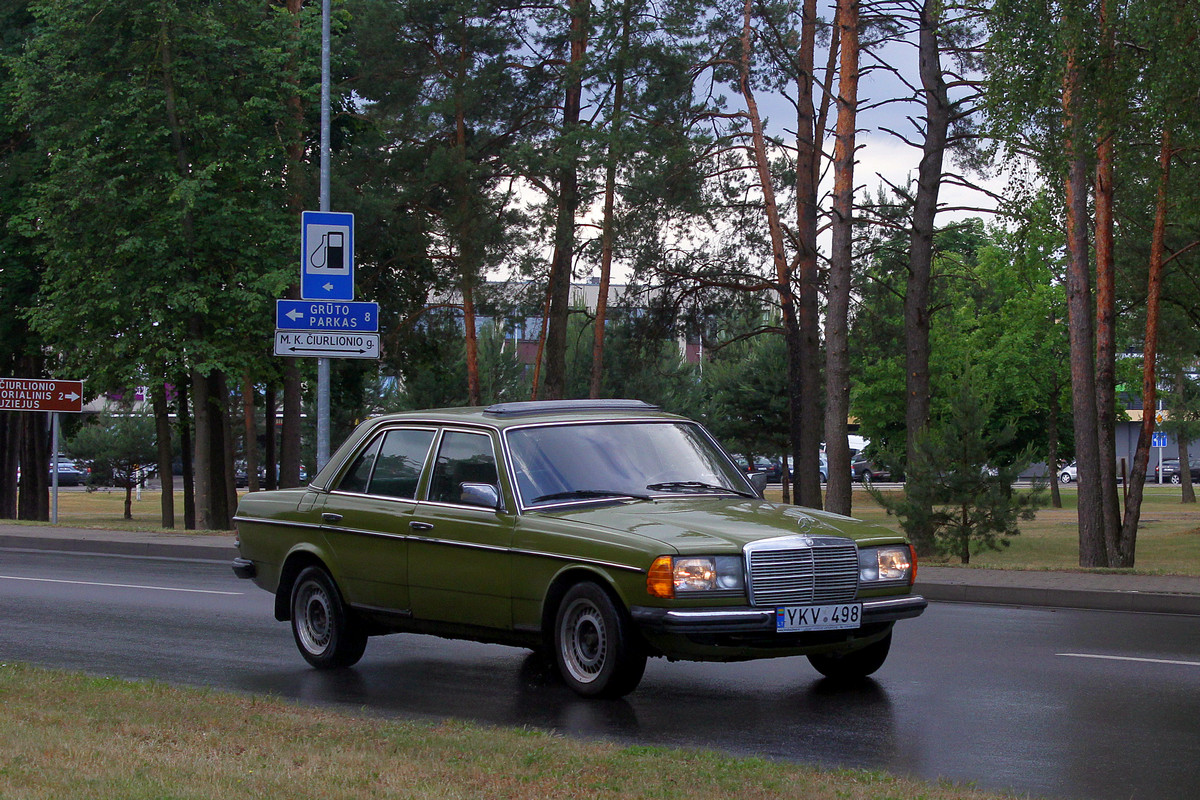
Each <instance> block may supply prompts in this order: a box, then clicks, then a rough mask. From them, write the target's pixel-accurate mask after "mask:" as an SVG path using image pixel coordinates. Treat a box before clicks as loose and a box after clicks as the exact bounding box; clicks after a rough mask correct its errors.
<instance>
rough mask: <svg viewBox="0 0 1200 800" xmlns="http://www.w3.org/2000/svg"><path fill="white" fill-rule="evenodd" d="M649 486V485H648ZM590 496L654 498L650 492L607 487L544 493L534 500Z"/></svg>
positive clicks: (543, 500)
mask: <svg viewBox="0 0 1200 800" xmlns="http://www.w3.org/2000/svg"><path fill="white" fill-rule="evenodd" d="M647 488H649V487H647ZM589 497H629V498H632V499H634V500H653V499H654V498H653V497H651V496H650V495H648V494H636V493H634V492H616V491H608V490H605V489H572V490H570V491H567V492H554V493H553V494H544V495H542V496H541V497H535V498H533V502H535V503H542V502H545V501H547V500H574V499H585V498H589Z"/></svg>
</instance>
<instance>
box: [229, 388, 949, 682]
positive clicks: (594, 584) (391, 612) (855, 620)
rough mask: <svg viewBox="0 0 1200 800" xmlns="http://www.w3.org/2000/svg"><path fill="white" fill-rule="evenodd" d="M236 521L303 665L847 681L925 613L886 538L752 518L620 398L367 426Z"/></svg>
mask: <svg viewBox="0 0 1200 800" xmlns="http://www.w3.org/2000/svg"><path fill="white" fill-rule="evenodd" d="M236 521H237V527H238V533H239V542H238V547H239V553H240V557H239V558H237V559H236V560H235V561H234V565H233V569H234V572H236V573H237V575H239V576H240V577H243V578H251V579H253V580H254V582H255V583H257V584H258V585H259V586H261V587H262V588H263V589H266V590H267V591H269V592H272V593H273V594H274V595H275V617H276V618H277V619H279V620H290V621H291V626H292V633H293V635H294V637H295V640H296V644H297V646H298V647H299V649H300V653H301V654H302V655H303V656H304V658H305V659H307V660H308V662H309V663H310V664H312V665H313V666H315V667H318V668H331V667H346V666H349V665H352V664H354V663H355V662H357V661H358V660H359V658H361V657H362V654H363V651H364V648H365V647H366V644H367V637H369V636H373V635H378V634H385V633H396V632H411V633H426V634H435V635H438V636H444V637H453V638H463V639H474V640H477V641H483V642H499V643H503V644H510V645H516V646H521V647H529V648H533V649H535V650H540V651H543V652H545V653H546V654H547V656H549V657H552V658H553V659H554V660H555V662H556V663H557V666H558V670H559V672H560V673H561V674H562V677H563V680H564V681H566V683H567V684H568V685H569V686H570V687H571V688H572V689H574V690H575V691H576V692H578V693H580V694H583V695H600V696H608V697H614V696H620V695H624V694H627V693H628V692H631V691H633V689H634V688H635V687H636V686H637V684H638V682H639V681H640V680H641V677H642V673H643V671H644V670H645V667H646V659H647V658H648V657H650V656H661V657H666V658H668V659H687V660H701V661H739V660H746V659H755V658H770V657H778V656H798V655H803V656H807V657H808V659H809V661H810V662H811V663H812V665H813V666H814V667H815V668H816V669H817V670H818V671H820V672H821V673H822V674H824V675H826V676H829V677H831V678H836V679H855V678H861V677H863V676H865V675H869V674H870V673H872V672H874V671H875V670H877V669H878V668H879V667H880V666H881V665H882V664H883V662H884V660H885V659H886V658H887V654H888V648H889V646H890V644H891V639H892V626H893V624H894V623H895V621H896V620H899V619H905V618H908V617H915V616H917V615H919V614H920V613H921V612H922V611H923V610H924V609H925V605H926V604H925V600H924V599H923V598H921V597H919V596H916V595H913V594H912V593H911V592H912V584H913V580H914V578H915V577H916V571H917V564H916V559H915V556H914V554H913V551H912V548H911V547H910V546H909V544H908V542H907V541H906V540H905V539H904V537H902V536H899V535H897V534H895V533H893V532H891V531H888V530H885V529H883V528H879V527H876V526H872V525H868V524H866V523H863V522H859V521H857V520H853V519H850V518H849V517H842V516H837V515H834V514H827V513H823V512H820V511H814V510H811V509H807V508H800V507H797V506H790V505H781V504H779V503H771V502H768V501H766V500H763V499H762V497H761V487H756V486H755V485H753V484H752V483H751V482H750V481H749V480H748V479H747V477H746V476H745V475H744V474H742V472H741V471H740V470H738V468H737V466H736V465H735V464H734V463H733V462H732V460H731V459H730V458H729V456H728V455H727V454H726V453H725V451H724V450H722V448H721V447H720V445H719V444H717V442H716V441H715V440H714V439H713V437H712V436H711V435H710V434H709V433H708V432H707V431H706V430H705V429H704V428H703V427H701V426H700V425H698V424H696V423H695V422H692V421H691V420H688V419H686V418H683V417H679V416H676V415H673V414H667V413H664V412H662V411H659V410H658V409H657V408H656V407H654V406H651V405H648V404H646V403H642V402H638V401H631V400H581V401H570V400H568V401H548V402H528V403H501V404H498V405H493V406H489V407H487V408H461V409H442V410H437V411H420V412H411V413H404V414H393V415H389V416H383V417H378V418H375V419H371V420H368V421H367V422H364V423H363V424H362V425H360V426H359V427H358V429H357V430H356V431H355V432H354V433H353V434H352V435H351V436H350V438H349V439H348V440H347V441H346V443H345V444H343V445H342V447H341V448H340V449H339V450H338V451H337V452H336V453H335V454H334V455H333V457H332V458H331V459H330V461H329V463H328V464H327V465H326V466H325V468H324V469H322V470H321V472H320V474H318V475H317V476H316V478H315V480H313V482H312V484H311V485H310V486H308V487H307V488H303V489H284V490H279V491H271V492H256V493H253V494H248V495H245V496H244V497H243V498H242V500H241V503H240V505H239V506H238V511H237V517H236Z"/></svg>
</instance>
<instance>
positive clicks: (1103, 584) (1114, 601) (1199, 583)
mask: <svg viewBox="0 0 1200 800" xmlns="http://www.w3.org/2000/svg"><path fill="white" fill-rule="evenodd" d="M235 541H236V537H235V535H234V534H232V533H229V534H190V533H183V532H180V533H137V532H128V531H106V530H95V529H91V528H67V527H63V526H34V525H15V524H0V549H20V550H59V551H71V552H79V553H103V554H109V555H127V556H145V557H156V558H194V559H204V560H210V561H230V560H232V559H233V558H234V556H236V555H237V550H236V549H235V547H234V542H235ZM2 561H3V556H2V555H0V563H2ZM916 591H917V592H918V593H919V594H921V595H924V596H925V597H926V598H928V599H929V600H932V601H943V602H963V603H997V604H1003V605H1018V606H1045V607H1052V608H1088V609H1100V610H1106V611H1138V612H1143V613H1158V614H1190V615H1195V616H1200V577H1184V576H1171V575H1126V574H1100V573H1091V572H1049V571H1045V572H1042V571H1027V570H994V569H971V568H965V567H929V566H921V567H920V568H919V569H918V571H917V586H916Z"/></svg>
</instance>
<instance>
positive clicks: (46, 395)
mask: <svg viewBox="0 0 1200 800" xmlns="http://www.w3.org/2000/svg"><path fill="white" fill-rule="evenodd" d="M0 411H46V412H48V413H49V414H50V459H51V461H50V497H51V503H50V523H51V524H52V525H57V524H58V415H59V412H67V413H70V414H78V413H81V412H82V411H83V381H62V380H56V379H53V378H0Z"/></svg>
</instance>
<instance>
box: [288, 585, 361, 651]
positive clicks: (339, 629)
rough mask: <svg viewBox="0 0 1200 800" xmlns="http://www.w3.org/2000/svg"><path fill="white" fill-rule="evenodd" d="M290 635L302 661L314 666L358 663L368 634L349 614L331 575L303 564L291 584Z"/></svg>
mask: <svg viewBox="0 0 1200 800" xmlns="http://www.w3.org/2000/svg"><path fill="white" fill-rule="evenodd" d="M291 609H292V636H293V637H294V638H295V639H296V647H297V648H299V650H300V655H302V656H304V660H305V661H307V662H308V663H309V664H312V665H313V666H314V667H316V668H317V669H336V668H338V667H349V666H352V665H354V664H357V663H358V660H359V659H360V658H362V655H363V651H364V650H366V648H367V634H366V633H365V632H364V631H363V629H362V627H361V626H360V625H359V624H358V623H357V622H356V621H355V619H354V617H353V616H352V615H351V614H350V613H349V611H348V610H347V608H346V604H345V603H343V602H342V595H341V593H340V592H339V591H338V589H337V585H336V584H334V582H333V578H331V577H330V576H329V573H328V572H326V571H325V570H324V569H322V568H321V567H306V568H304V569H303V570H302V571H301V572H300V574H299V575H297V576H296V582H295V583H294V584H292V599H291Z"/></svg>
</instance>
